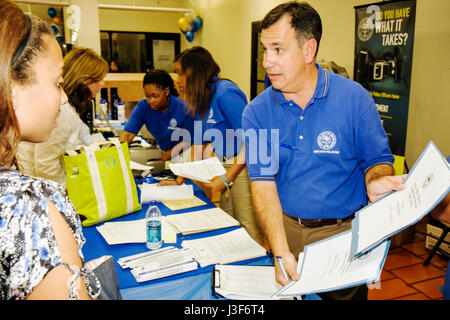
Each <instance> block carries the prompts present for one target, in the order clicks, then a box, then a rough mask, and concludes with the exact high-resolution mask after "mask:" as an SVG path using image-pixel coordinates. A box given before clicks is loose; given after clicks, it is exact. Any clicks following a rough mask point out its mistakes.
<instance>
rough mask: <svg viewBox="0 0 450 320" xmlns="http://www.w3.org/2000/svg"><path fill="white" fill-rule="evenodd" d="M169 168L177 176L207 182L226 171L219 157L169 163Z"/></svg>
mask: <svg viewBox="0 0 450 320" xmlns="http://www.w3.org/2000/svg"><path fill="white" fill-rule="evenodd" d="M169 168H170V170H172V172H173V173H174V174H175V175H177V176H181V177H185V178H188V179H191V180H196V181H201V182H206V183H209V182H211V181H210V180H211V179H212V178H214V177H217V176H221V175H223V174H225V173H226V170H225V168H224V167H223V165H222V163H221V162H220V160H219V159H218V158H217V157H212V158H209V159H206V160H201V161H193V162H186V163H169Z"/></svg>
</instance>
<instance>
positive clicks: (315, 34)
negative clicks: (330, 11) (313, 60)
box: [261, 1, 322, 55]
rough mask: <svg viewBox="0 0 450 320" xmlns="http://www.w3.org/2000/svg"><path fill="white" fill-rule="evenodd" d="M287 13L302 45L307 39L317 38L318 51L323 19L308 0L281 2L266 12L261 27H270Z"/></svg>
mask: <svg viewBox="0 0 450 320" xmlns="http://www.w3.org/2000/svg"><path fill="white" fill-rule="evenodd" d="M286 14H288V15H290V16H291V26H292V28H294V30H295V32H296V33H297V36H298V40H299V43H300V45H303V43H304V42H305V41H308V40H310V39H315V40H316V41H317V51H319V43H320V38H321V37H322V20H321V19H320V16H319V14H318V13H317V11H316V10H315V9H314V8H313V7H311V6H310V5H309V4H308V3H307V2H297V1H290V2H286V3H282V4H280V5H279V6H277V7H275V8H273V9H272V10H271V11H270V12H269V13H267V14H266V16H265V17H264V19H263V21H262V23H261V28H262V29H263V30H264V29H267V28H269V27H270V26H272V25H273V24H275V23H276V22H278V20H280V19H281V18H282V17H283V16H284V15H286ZM317 51H316V55H317Z"/></svg>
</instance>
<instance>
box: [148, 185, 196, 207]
mask: <svg viewBox="0 0 450 320" xmlns="http://www.w3.org/2000/svg"><path fill="white" fill-rule="evenodd" d="M140 189H141V203H142V204H146V203H149V202H150V201H166V200H182V199H192V198H194V188H193V186H192V185H188V184H182V185H181V186H158V184H157V183H145V182H144V183H142V184H141V186H140Z"/></svg>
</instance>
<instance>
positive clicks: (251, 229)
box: [164, 47, 263, 244]
mask: <svg viewBox="0 0 450 320" xmlns="http://www.w3.org/2000/svg"><path fill="white" fill-rule="evenodd" d="M180 63H181V75H179V76H180V78H179V82H180V85H181V86H182V87H183V88H184V89H185V91H184V99H185V101H186V102H187V104H188V106H189V108H190V109H191V110H192V114H193V116H194V138H193V144H194V146H200V145H201V146H202V147H201V148H194V150H196V151H194V152H193V155H194V156H193V159H194V160H201V159H205V158H209V157H212V156H217V157H218V158H219V159H221V160H223V165H224V167H225V169H226V173H225V174H224V175H222V176H217V177H215V178H214V179H213V180H212V181H211V183H207V184H204V186H205V187H207V188H210V190H211V191H214V192H221V197H220V207H221V208H222V209H223V210H224V211H226V212H227V213H228V214H230V215H231V216H233V217H234V218H235V219H236V220H238V221H239V222H240V224H241V225H242V226H243V227H244V228H245V229H246V230H247V232H248V233H249V235H250V236H251V237H252V238H253V239H255V240H256V241H257V242H258V243H260V244H263V235H262V232H261V230H260V228H259V226H258V224H257V222H256V218H255V213H254V211H253V203H252V199H251V194H250V184H249V180H248V174H247V167H246V165H245V146H244V145H243V139H242V112H243V111H244V108H245V107H246V105H247V98H246V96H245V94H244V93H243V92H242V90H241V89H239V87H238V86H237V85H236V84H234V83H233V82H232V81H230V80H226V79H222V78H220V77H219V73H220V67H219V66H218V65H217V63H216V62H215V61H214V59H213V57H212V56H211V54H210V53H209V52H208V51H207V50H206V49H204V48H202V47H193V48H191V49H188V50H186V51H185V52H184V53H183V55H182V56H181V58H180ZM198 150H200V152H198ZM184 180H185V179H184V178H183V177H177V179H176V181H175V182H164V184H174V183H177V184H181V183H183V182H184ZM231 185H232V187H231Z"/></svg>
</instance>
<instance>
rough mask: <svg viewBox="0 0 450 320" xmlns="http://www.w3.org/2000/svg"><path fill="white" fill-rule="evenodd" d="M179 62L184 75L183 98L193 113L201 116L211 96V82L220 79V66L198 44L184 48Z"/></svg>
mask: <svg viewBox="0 0 450 320" xmlns="http://www.w3.org/2000/svg"><path fill="white" fill-rule="evenodd" d="M180 62H181V69H182V72H183V74H184V75H185V76H186V88H185V100H186V102H187V104H188V105H189V106H190V107H191V109H192V113H193V115H197V114H199V115H200V117H201V118H203V117H205V115H206V112H207V111H208V108H209V103H210V102H211V98H212V95H211V84H212V83H214V82H217V81H219V80H220V79H219V78H218V76H219V73H220V67H219V65H218V64H217V63H216V61H214V59H213V57H212V55H211V53H209V51H208V50H206V49H205V48H203V47H198V46H197V47H193V48H191V49H188V50H186V51H185V52H184V54H183V55H182V56H181V59H180Z"/></svg>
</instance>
